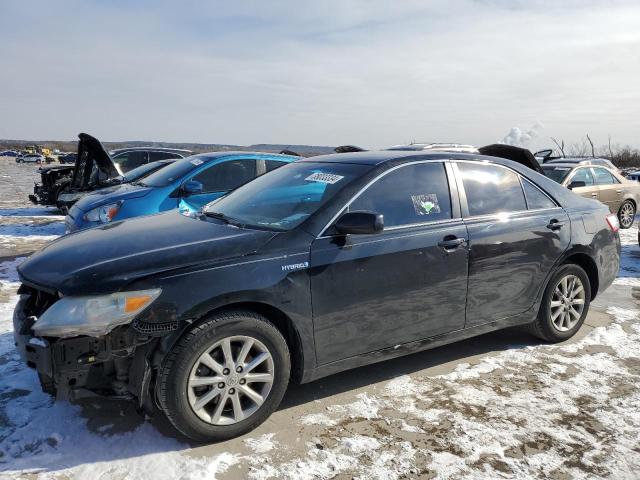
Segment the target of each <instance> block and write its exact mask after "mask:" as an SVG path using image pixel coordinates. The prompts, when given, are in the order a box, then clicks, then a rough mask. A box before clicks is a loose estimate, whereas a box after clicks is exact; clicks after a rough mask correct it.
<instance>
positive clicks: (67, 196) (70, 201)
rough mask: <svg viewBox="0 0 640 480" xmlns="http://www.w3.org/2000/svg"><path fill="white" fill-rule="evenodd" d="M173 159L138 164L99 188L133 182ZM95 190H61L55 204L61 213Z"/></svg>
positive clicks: (107, 188)
mask: <svg viewBox="0 0 640 480" xmlns="http://www.w3.org/2000/svg"><path fill="white" fill-rule="evenodd" d="M175 161H176V160H175V159H170V160H156V161H155V162H151V163H145V164H144V165H140V166H139V167H137V168H134V169H133V170H130V171H128V172H127V173H126V174H125V175H119V176H117V177H114V178H111V179H109V180H107V181H105V187H104V188H102V189H101V191H102V192H103V193H105V192H107V191H113V189H114V188H115V187H116V186H118V185H122V184H124V183H133V182H137V181H139V180H142V179H143V178H144V177H147V176H149V175H151V174H152V173H153V172H156V171H158V170H160V169H161V168H164V167H166V166H167V165H170V164H172V163H173V162H175ZM95 191H96V190H90V191H79V192H62V193H61V194H60V195H58V200H57V201H56V206H57V207H58V208H59V209H60V211H61V212H62V213H65V214H66V213H67V212H68V211H69V209H70V208H71V207H72V206H73V205H74V204H75V203H76V202H77V201H78V200H80V199H81V198H82V197H84V196H86V195H90V194H91V193H93V192H95Z"/></svg>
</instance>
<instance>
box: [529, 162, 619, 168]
mask: <svg viewBox="0 0 640 480" xmlns="http://www.w3.org/2000/svg"><path fill="white" fill-rule="evenodd" d="M544 167H571V168H576V167H601V168H608V167H609V165H602V164H601V163H593V162H591V161H582V162H547V163H543V164H542V168H544Z"/></svg>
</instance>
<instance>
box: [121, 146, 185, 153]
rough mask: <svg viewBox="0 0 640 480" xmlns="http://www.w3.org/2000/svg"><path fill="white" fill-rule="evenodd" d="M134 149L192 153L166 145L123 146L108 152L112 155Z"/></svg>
mask: <svg viewBox="0 0 640 480" xmlns="http://www.w3.org/2000/svg"><path fill="white" fill-rule="evenodd" d="M136 150H142V151H150V152H169V153H184V154H191V153H193V152H192V151H191V150H184V149H181V148H168V147H151V146H149V147H125V148H116V149H114V150H110V151H109V153H110V154H112V155H115V154H118V153H122V152H134V151H136Z"/></svg>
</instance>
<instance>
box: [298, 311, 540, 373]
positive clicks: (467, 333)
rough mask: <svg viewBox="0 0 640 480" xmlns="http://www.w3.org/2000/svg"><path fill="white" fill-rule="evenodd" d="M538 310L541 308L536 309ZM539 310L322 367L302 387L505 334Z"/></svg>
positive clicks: (317, 368) (530, 320)
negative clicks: (480, 337) (491, 334)
mask: <svg viewBox="0 0 640 480" xmlns="http://www.w3.org/2000/svg"><path fill="white" fill-rule="evenodd" d="M536 307H537V305H536ZM537 313H538V312H537V308H536V310H535V311H534V310H528V311H527V312H524V313H522V314H519V315H516V316H513V317H509V318H505V319H502V320H496V321H493V322H489V323H485V324H483V325H476V326H474V327H471V328H465V329H462V330H456V331H453V332H448V333H444V334H442V335H437V336H435V337H430V338H425V339H422V340H417V341H415V342H409V343H403V344H401V345H396V346H394V347H387V348H385V349H383V350H377V351H375V352H369V353H364V354H362V355H357V356H354V357H349V358H345V359H343V360H338V361H336V362H331V363H327V364H324V365H320V366H318V367H316V368H314V369H313V370H307V371H305V372H304V373H303V376H302V379H301V381H300V383H308V382H312V381H314V380H318V379H320V378H323V377H327V376H329V375H333V374H334V373H339V372H342V371H344V370H351V369H352V368H357V367H362V366H365V365H370V364H373V363H378V362H383V361H385V360H390V359H392V358H397V357H402V356H404V355H410V354H412V353H417V352H421V351H423V350H430V349H432V348H436V347H440V346H442V345H448V344H450V343H455V342H459V341H461V340H466V339H468V338H472V337H477V336H478V335H483V334H485V333H489V332H493V331H496V330H502V329H504V328H509V327H515V326H518V325H526V324H527V323H531V322H533V321H534V320H535V318H536V315H537Z"/></svg>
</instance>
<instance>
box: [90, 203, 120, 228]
mask: <svg viewBox="0 0 640 480" xmlns="http://www.w3.org/2000/svg"><path fill="white" fill-rule="evenodd" d="M123 203H124V202H123V201H119V202H116V203H110V204H109V205H103V206H101V207H97V208H94V209H93V210H89V211H88V212H87V213H85V214H84V216H83V217H82V218H83V219H84V220H85V221H86V222H100V223H109V222H110V221H111V220H113V217H115V216H116V215H117V214H118V212H119V211H120V207H122V204H123Z"/></svg>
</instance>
